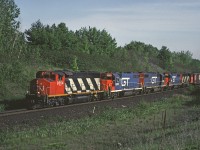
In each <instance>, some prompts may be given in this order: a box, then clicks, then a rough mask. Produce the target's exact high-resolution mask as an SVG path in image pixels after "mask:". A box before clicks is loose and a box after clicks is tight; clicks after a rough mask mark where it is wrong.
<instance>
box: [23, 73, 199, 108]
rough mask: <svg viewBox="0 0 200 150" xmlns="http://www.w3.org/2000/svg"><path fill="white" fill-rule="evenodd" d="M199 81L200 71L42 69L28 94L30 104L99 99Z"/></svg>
mask: <svg viewBox="0 0 200 150" xmlns="http://www.w3.org/2000/svg"><path fill="white" fill-rule="evenodd" d="M190 84H191V85H200V73H183V74H180V73H158V72H156V73H155V72H145V73H144V72H122V73H119V72H115V73H112V72H104V73H99V72H84V71H82V72H72V71H69V70H57V71H39V72H37V73H36V78H35V79H33V80H32V81H31V82H30V88H29V90H28V91H27V94H26V100H27V108H28V109H35V108H43V107H49V106H58V105H66V104H69V103H74V102H86V101H96V100H103V99H108V98H115V97H123V96H125V95H130V94H131V95H137V94H147V93H150V92H154V91H163V90H172V89H174V88H179V87H185V86H188V85H190Z"/></svg>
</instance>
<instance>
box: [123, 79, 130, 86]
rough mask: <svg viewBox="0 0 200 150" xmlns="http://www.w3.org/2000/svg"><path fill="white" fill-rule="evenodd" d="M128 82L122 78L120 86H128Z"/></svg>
mask: <svg viewBox="0 0 200 150" xmlns="http://www.w3.org/2000/svg"><path fill="white" fill-rule="evenodd" d="M128 80H130V78H122V79H121V85H122V86H128Z"/></svg>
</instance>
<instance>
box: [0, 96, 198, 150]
mask: <svg viewBox="0 0 200 150" xmlns="http://www.w3.org/2000/svg"><path fill="white" fill-rule="evenodd" d="M198 98H199V97H198V95H195V96H194V95H193V96H187V95H175V96H173V97H172V98H169V99H163V100H162V101H159V102H154V103H146V102H141V104H140V105H139V106H138V107H137V108H134V109H133V108H123V109H114V110H113V109H111V108H109V107H106V108H105V111H104V112H103V113H101V114H99V115H96V116H93V117H88V118H83V119H80V120H71V121H67V120H64V119H63V118H59V119H57V121H55V122H54V123H51V124H49V123H48V121H47V122H45V123H44V124H43V125H41V126H39V127H34V128H30V129H29V128H27V127H26V128H20V129H18V128H15V129H12V130H11V129H9V130H4V131H1V132H0V145H1V146H0V149H124V150H131V149H134V150H135V149H136V150H137V149H138V150H140V149H145V150H146V149H152V150H154V149H169V150H171V149H185V150H190V149H200V143H199V141H200V120H199V114H200V108H199V103H196V102H197V99H198Z"/></svg>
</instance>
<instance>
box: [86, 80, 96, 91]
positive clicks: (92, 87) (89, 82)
mask: <svg viewBox="0 0 200 150" xmlns="http://www.w3.org/2000/svg"><path fill="white" fill-rule="evenodd" d="M86 80H87V82H88V85H89V86H90V90H94V85H93V84H92V81H91V79H90V78H86Z"/></svg>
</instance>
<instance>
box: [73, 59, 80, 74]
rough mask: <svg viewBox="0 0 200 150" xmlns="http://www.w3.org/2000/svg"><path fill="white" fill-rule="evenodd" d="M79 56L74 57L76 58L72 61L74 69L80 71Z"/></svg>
mask: <svg viewBox="0 0 200 150" xmlns="http://www.w3.org/2000/svg"><path fill="white" fill-rule="evenodd" d="M77 60H78V59H77V57H76V56H75V57H74V59H73V61H72V70H73V71H78V70H79V69H78V62H77Z"/></svg>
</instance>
